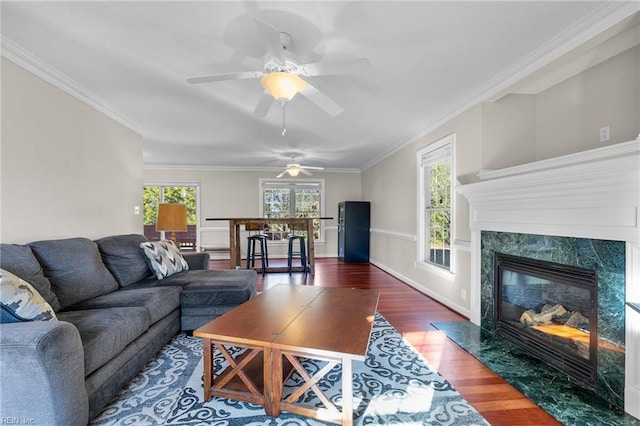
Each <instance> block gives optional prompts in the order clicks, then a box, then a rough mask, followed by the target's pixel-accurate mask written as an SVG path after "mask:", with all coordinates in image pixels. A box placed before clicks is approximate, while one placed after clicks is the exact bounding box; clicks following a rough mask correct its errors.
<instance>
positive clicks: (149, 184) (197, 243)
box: [142, 181, 201, 247]
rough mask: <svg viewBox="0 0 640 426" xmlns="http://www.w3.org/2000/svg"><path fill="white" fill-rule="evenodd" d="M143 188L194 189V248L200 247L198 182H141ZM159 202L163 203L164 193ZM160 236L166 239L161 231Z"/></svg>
mask: <svg viewBox="0 0 640 426" xmlns="http://www.w3.org/2000/svg"><path fill="white" fill-rule="evenodd" d="M145 186H190V187H195V188H196V247H200V220H201V219H200V218H201V216H200V182H199V181H189V182H173V181H168V182H167V181H149V182H147V181H143V182H142V187H143V188H144V187H145ZM160 202H161V203H162V202H164V192H163V193H162V194H161V197H160ZM143 218H144V216H143ZM160 235H162V238H163V239H164V238H165V237H166V235H165V231H161V232H160Z"/></svg>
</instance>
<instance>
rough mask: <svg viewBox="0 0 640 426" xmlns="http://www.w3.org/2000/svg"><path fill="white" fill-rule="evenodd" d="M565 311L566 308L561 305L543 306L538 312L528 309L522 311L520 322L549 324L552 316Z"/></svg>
mask: <svg viewBox="0 0 640 426" xmlns="http://www.w3.org/2000/svg"><path fill="white" fill-rule="evenodd" d="M566 312H567V310H566V309H565V308H564V307H563V306H562V305H555V306H552V307H548V306H545V307H544V308H543V309H542V312H540V313H536V312H535V311H533V310H532V309H529V310H528V311H525V312H523V313H522V315H521V316H520V322H521V323H522V324H524V325H539V324H549V323H550V322H551V320H552V319H553V318H555V317H559V316H561V315H563V314H565V313H566Z"/></svg>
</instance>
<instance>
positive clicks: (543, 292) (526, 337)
mask: <svg viewBox="0 0 640 426" xmlns="http://www.w3.org/2000/svg"><path fill="white" fill-rule="evenodd" d="M494 273H495V282H494V289H495V295H494V297H495V298H494V302H495V303H494V324H495V328H496V331H497V332H498V333H500V334H502V335H504V336H505V337H507V338H508V339H509V340H511V341H513V342H515V343H516V344H518V345H520V346H522V347H524V348H525V349H527V351H528V352H529V353H531V354H532V355H534V356H535V357H537V358H539V359H541V360H543V361H546V362H548V363H550V364H551V365H553V366H555V367H556V368H558V369H560V370H562V371H565V372H566V373H568V374H570V375H571V376H573V377H575V378H576V379H578V380H580V381H582V382H584V383H586V384H590V385H593V384H595V373H596V371H595V370H596V353H597V351H596V349H597V306H598V304H597V276H596V272H595V271H589V270H586V269H582V268H576V267H573V266H568V265H560V264H556V263H551V262H544V261H539V260H535V259H528V258H522V257H516V256H510V255H505V254H501V253H496V256H495V264H494Z"/></svg>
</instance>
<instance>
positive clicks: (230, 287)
mask: <svg viewBox="0 0 640 426" xmlns="http://www.w3.org/2000/svg"><path fill="white" fill-rule="evenodd" d="M256 281H257V274H256V271H254V270H252V269H238V270H216V269H213V270H207V271H201V270H197V271H186V272H180V273H179V274H175V275H172V276H170V277H168V278H165V279H163V280H153V279H147V280H145V281H141V282H140V283H139V284H136V286H140V287H148V286H180V287H182V288H183V290H182V294H181V295H180V305H181V306H182V308H183V309H184V308H185V307H196V306H197V307H205V306H211V305H240V304H241V303H244V302H246V301H247V300H249V299H250V298H252V297H253V296H255V295H256Z"/></svg>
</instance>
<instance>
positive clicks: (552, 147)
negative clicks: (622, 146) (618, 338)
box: [362, 46, 640, 314]
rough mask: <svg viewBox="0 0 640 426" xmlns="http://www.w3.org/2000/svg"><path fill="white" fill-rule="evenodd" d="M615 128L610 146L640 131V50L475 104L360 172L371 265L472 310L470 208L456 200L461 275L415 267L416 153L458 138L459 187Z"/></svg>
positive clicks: (566, 150)
mask: <svg viewBox="0 0 640 426" xmlns="http://www.w3.org/2000/svg"><path fill="white" fill-rule="evenodd" d="M607 125H609V126H610V127H611V139H610V141H608V142H606V144H612V143H620V142H626V141H629V140H633V139H635V138H636V137H638V134H639V133H640V47H638V46H636V47H634V48H632V49H629V50H627V51H624V52H622V53H620V54H618V55H616V56H614V57H612V58H611V59H609V60H607V61H605V62H602V63H600V64H598V65H596V66H594V67H592V68H590V69H588V70H586V71H583V72H581V73H579V74H578V75H576V76H574V77H572V78H569V79H567V80H565V81H563V82H561V83H558V84H556V85H554V86H552V87H550V88H548V89H546V90H544V91H542V92H541V93H538V94H536V95H532V94H515V93H514V94H511V95H508V96H505V97H503V98H501V99H500V100H499V101H497V102H493V103H483V104H481V105H476V106H474V107H472V108H470V109H469V110H467V111H466V112H464V113H462V114H460V115H459V116H458V117H456V118H455V119H453V120H451V121H450V122H448V123H446V124H444V125H442V126H441V127H440V128H438V129H436V130H434V131H433V132H431V133H430V134H428V135H426V136H424V137H421V138H420V139H419V140H416V141H414V142H413V143H411V144H408V145H406V146H405V147H403V148H402V149H400V150H398V151H397V152H395V153H394V154H393V155H392V156H390V157H388V158H386V159H384V160H382V161H380V162H379V163H377V164H375V165H373V166H372V167H370V168H368V169H367V170H365V171H364V172H363V173H362V197H363V199H370V200H371V201H372V202H373V205H372V225H371V227H372V229H373V233H372V237H371V241H372V252H371V259H372V262H374V263H375V264H377V265H378V266H380V267H382V268H383V269H385V270H387V271H388V272H390V273H392V274H393V275H396V276H398V277H400V278H401V279H403V280H405V281H406V282H408V283H409V284H411V285H413V286H415V287H416V288H418V289H420V290H421V291H423V292H424V293H426V294H429V295H431V296H433V297H434V298H436V299H438V300H440V301H442V302H443V303H445V304H447V305H448V306H450V307H452V308H453V309H455V310H457V311H459V312H461V313H465V314H466V313H468V310H469V306H470V305H469V300H468V297H466V296H468V295H469V285H470V276H469V271H470V251H469V248H468V246H467V244H466V243H467V242H468V241H469V239H470V231H469V208H468V204H467V202H466V200H465V199H464V198H463V197H462V196H460V195H457V196H456V198H455V203H456V217H455V222H454V223H455V225H454V226H455V230H454V232H455V233H454V250H455V254H456V258H457V263H456V270H455V274H454V275H451V276H447V275H446V274H445V275H443V274H438V273H432V272H431V271H429V270H423V269H420V268H419V267H417V266H416V263H415V261H416V254H417V247H416V243H417V241H416V232H417V217H418V212H417V202H416V200H417V190H418V189H417V177H416V173H417V170H416V169H417V160H416V153H417V151H418V150H420V149H421V148H423V147H425V146H427V145H429V144H432V143H434V142H436V141H438V140H439V139H441V138H443V137H444V136H447V135H448V134H451V133H455V134H456V184H464V183H470V182H474V181H477V180H478V176H477V174H478V173H479V172H480V171H482V170H492V169H500V168H505V167H510V166H515V165H520V164H525V163H529V162H533V161H537V160H544V159H548V158H553V157H557V156H560V155H566V154H571V153H576V152H581V151H585V150H589V149H592V148H597V147H599V146H603V143H601V142H600V140H599V130H600V127H604V126H607Z"/></svg>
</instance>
